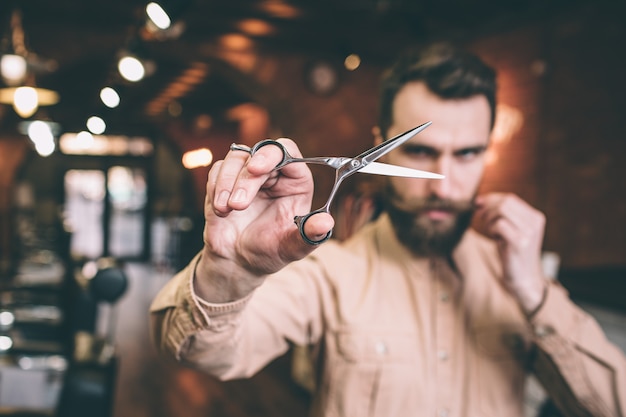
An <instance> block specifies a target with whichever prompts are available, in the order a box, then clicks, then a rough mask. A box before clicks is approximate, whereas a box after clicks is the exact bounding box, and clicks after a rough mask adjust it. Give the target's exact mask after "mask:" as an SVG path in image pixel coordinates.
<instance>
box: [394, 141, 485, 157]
mask: <svg viewBox="0 0 626 417" xmlns="http://www.w3.org/2000/svg"><path fill="white" fill-rule="evenodd" d="M401 149H402V150H403V151H404V152H407V153H412V152H424V153H426V154H428V155H439V154H440V153H441V150H439V149H437V148H435V147H433V146H428V145H424V144H419V143H407V144H405V145H402V147H401ZM486 149H487V145H473V146H466V147H463V148H459V149H455V150H454V151H453V152H452V153H453V155H462V154H464V153H467V152H475V153H482V152H484V151H485V150H486Z"/></svg>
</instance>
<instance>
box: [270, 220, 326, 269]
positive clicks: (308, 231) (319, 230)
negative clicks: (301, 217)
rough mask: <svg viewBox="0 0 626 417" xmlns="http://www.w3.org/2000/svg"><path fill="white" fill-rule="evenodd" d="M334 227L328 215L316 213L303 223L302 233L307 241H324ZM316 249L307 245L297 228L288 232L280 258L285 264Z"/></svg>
mask: <svg viewBox="0 0 626 417" xmlns="http://www.w3.org/2000/svg"><path fill="white" fill-rule="evenodd" d="M334 226H335V221H334V220H333V218H332V216H331V215H330V214H328V213H317V214H314V215H312V216H311V217H309V218H308V219H307V221H306V222H305V223H304V233H305V235H306V236H307V238H308V239H310V240H311V241H314V242H317V241H321V240H322V239H324V237H325V236H326V235H327V234H328V232H329V231H330V230H332V229H333V227H334ZM315 248H316V246H315V245H311V244H310V243H307V242H306V241H305V240H304V239H303V238H302V236H301V235H300V231H299V230H298V228H297V227H294V228H293V230H292V231H291V232H290V235H289V239H288V240H287V241H286V243H285V245H284V250H283V251H282V253H281V258H282V259H284V260H285V261H287V262H291V261H294V260H297V259H300V258H302V257H304V256H306V255H308V254H309V253H310V252H312V251H313V250H314V249H315Z"/></svg>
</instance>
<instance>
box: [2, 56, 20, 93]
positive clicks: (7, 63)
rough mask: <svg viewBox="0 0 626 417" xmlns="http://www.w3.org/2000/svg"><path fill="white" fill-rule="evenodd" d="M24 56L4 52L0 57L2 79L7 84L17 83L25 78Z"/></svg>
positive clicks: (13, 84)
mask: <svg viewBox="0 0 626 417" xmlns="http://www.w3.org/2000/svg"><path fill="white" fill-rule="evenodd" d="M26 67H27V64H26V58H24V57H23V56H21V55H15V54H6V55H2V58H0V71H1V72H2V79H3V80H4V82H5V83H6V84H8V85H12V86H15V85H19V84H21V83H22V82H24V79H25V78H26Z"/></svg>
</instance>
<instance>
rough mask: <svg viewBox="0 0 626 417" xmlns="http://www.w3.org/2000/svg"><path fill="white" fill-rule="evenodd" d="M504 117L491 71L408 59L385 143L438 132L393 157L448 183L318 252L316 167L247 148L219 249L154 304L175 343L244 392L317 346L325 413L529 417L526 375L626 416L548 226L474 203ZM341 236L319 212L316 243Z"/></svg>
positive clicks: (612, 360)
mask: <svg viewBox="0 0 626 417" xmlns="http://www.w3.org/2000/svg"><path fill="white" fill-rule="evenodd" d="M494 109H495V74H494V72H493V70H492V69H490V68H489V67H487V66H485V65H484V64H483V63H482V62H481V61H480V60H479V59H478V58H476V57H474V56H472V55H469V54H467V53H464V52H461V51H458V50H455V49H454V48H452V47H449V46H446V45H435V46H433V47H430V48H425V49H424V50H423V51H422V52H420V53H418V54H415V55H408V56H407V57H405V58H404V59H402V60H400V61H399V62H398V63H397V65H395V66H394V67H393V68H392V69H391V71H390V72H389V73H388V74H387V75H386V77H385V78H384V80H383V89H382V100H381V111H380V120H379V132H378V133H379V134H378V135H377V138H376V140H377V141H381V140H383V139H384V138H389V137H392V136H394V135H396V134H398V133H401V132H404V131H406V130H408V129H410V128H412V127H414V126H416V125H418V124H421V123H423V122H426V121H429V120H430V121H432V125H431V126H430V127H429V128H427V129H426V130H424V131H423V132H421V133H420V134H418V135H417V136H415V137H414V138H412V139H410V140H409V141H408V142H407V143H405V144H404V145H402V146H401V147H399V148H398V149H396V150H394V151H392V152H390V153H389V154H388V155H386V156H385V161H384V162H387V163H391V164H395V165H403V166H407V167H411V168H416V169H422V170H428V171H434V172H439V173H441V174H444V175H445V179H444V180H421V179H407V178H399V177H389V178H388V179H387V181H388V184H387V187H386V188H387V193H386V207H385V213H383V214H382V215H381V216H380V217H379V218H378V219H377V220H376V221H374V222H373V223H370V224H368V225H366V226H364V227H363V228H361V229H360V230H359V231H358V232H357V233H356V234H355V235H354V236H352V237H351V238H350V239H348V240H347V241H345V242H343V243H339V242H336V241H329V242H327V243H324V244H322V245H319V246H318V247H316V246H311V245H309V244H307V243H305V242H304V241H303V240H302V238H301V237H300V235H299V232H298V230H297V228H296V227H295V226H294V225H293V222H292V219H293V217H294V215H297V214H303V213H307V212H308V210H309V209H310V204H311V199H312V194H313V181H312V178H311V174H310V171H309V170H308V168H307V167H306V166H305V164H291V165H288V166H286V167H284V168H283V169H282V170H281V171H280V172H275V171H272V169H273V167H274V166H275V165H276V164H277V163H278V161H279V160H280V158H281V156H282V155H281V153H280V151H279V149H278V148H277V147H274V146H265V147H263V148H262V149H261V150H260V151H259V152H258V153H256V154H255V155H254V156H253V157H250V156H249V155H248V154H247V153H245V152H240V151H231V152H230V153H229V154H228V155H227V156H226V158H225V159H224V160H223V161H219V162H216V163H215V165H214V166H213V168H212V169H211V171H210V173H209V179H208V183H207V198H206V206H205V216H206V227H205V231H204V243H205V244H204V248H203V250H202V251H201V253H200V254H199V255H198V256H197V257H196V258H195V259H194V260H193V261H192V262H191V264H190V265H189V266H188V267H187V268H186V269H185V270H183V271H181V272H180V273H179V274H178V275H177V276H176V277H174V278H173V279H172V280H171V281H170V282H169V283H168V284H167V285H166V287H165V288H164V289H163V290H162V291H161V292H160V294H159V295H158V296H157V298H156V299H155V300H154V303H153V305H152V307H151V311H152V319H153V333H154V337H155V341H156V343H157V345H158V346H159V348H160V349H162V350H164V351H167V352H169V353H170V354H172V355H174V356H175V357H176V358H178V359H179V360H182V361H185V362H187V363H191V364H194V365H195V366H197V367H199V368H201V369H204V370H206V371H207V372H210V373H212V374H213V375H216V376H218V377H220V378H223V379H230V378H240V377H246V376H250V375H252V374H254V373H256V372H257V371H258V370H260V369H261V368H262V367H263V366H264V365H265V364H267V363H268V362H269V361H271V360H272V359H273V358H275V357H277V356H278V355H281V354H282V353H284V352H285V351H286V350H287V349H288V343H289V342H293V343H296V344H301V345H304V344H312V345H314V346H315V348H316V351H317V352H318V355H317V362H316V364H317V369H318V376H317V387H316V388H317V390H316V395H315V398H314V405H313V409H312V415H315V416H350V417H352V416H359V417H362V416H381V417H389V416H440V417H445V416H512V417H517V416H522V415H523V395H524V378H525V375H526V374H527V373H528V372H534V373H535V374H536V375H537V377H538V378H539V380H540V381H541V382H542V384H543V385H544V387H545V388H546V390H547V391H548V393H549V395H550V396H551V397H552V398H553V400H554V401H555V402H556V403H557V404H558V406H559V408H560V409H561V411H562V412H563V413H564V414H566V415H572V416H578V415H585V416H587V415H593V416H617V415H622V416H624V415H626V379H625V378H626V360H625V359H624V356H623V354H622V353H621V352H620V351H619V350H618V349H617V348H616V347H614V346H613V345H611V344H610V343H609V342H607V341H606V339H605V337H604V335H603V333H602V332H601V330H600V328H599V326H598V325H597V324H596V323H595V322H594V321H593V320H592V319H591V318H590V317H589V316H588V315H586V314H585V313H584V312H583V311H582V310H580V309H579V308H577V307H576V306H575V305H574V304H572V303H571V301H570V300H569V299H568V297H567V294H566V293H565V291H564V290H563V289H562V288H561V287H560V286H559V285H558V284H557V283H554V282H548V281H547V280H545V279H544V278H543V276H542V272H541V265H540V251H541V244H542V240H543V232H544V222H545V220H544V216H543V215H542V213H540V212H538V211H537V210H535V209H534V208H532V207H530V206H529V205H528V204H526V203H525V202H524V201H522V200H521V199H520V198H518V197H516V196H515V195H511V194H503V193H491V194H486V195H480V196H477V195H476V194H477V189H478V186H479V183H480V180H481V177H482V174H483V170H484V166H485V151H486V148H487V146H488V144H489V135H490V131H491V128H492V126H493V121H494V115H495V110H494ZM280 141H281V142H282V143H283V144H284V145H285V146H286V147H287V149H288V151H289V152H290V153H291V154H292V155H300V153H299V151H298V149H297V147H296V145H295V143H294V142H293V141H291V140H288V139H280ZM472 216H478V218H479V219H480V221H481V222H482V223H484V224H485V225H486V226H485V228H486V233H487V235H488V236H487V237H485V236H482V235H479V234H478V233H477V232H475V231H473V230H471V229H470V228H468V226H469V224H470V220H471V218H472ZM333 224H334V223H333V219H332V217H331V216H329V215H326V214H317V215H315V216H313V217H311V218H310V220H309V221H307V222H306V224H305V233H306V235H307V236H308V237H310V238H311V239H313V240H316V239H319V238H321V237H323V236H324V235H326V233H327V232H328V230H330V229H331V228H332V226H333Z"/></svg>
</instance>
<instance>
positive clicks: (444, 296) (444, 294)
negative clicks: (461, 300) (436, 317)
mask: <svg viewBox="0 0 626 417" xmlns="http://www.w3.org/2000/svg"><path fill="white" fill-rule="evenodd" d="M439 299H440V300H441V302H443V303H447V302H448V300H450V295H449V294H448V293H447V292H442V293H441V294H439Z"/></svg>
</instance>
